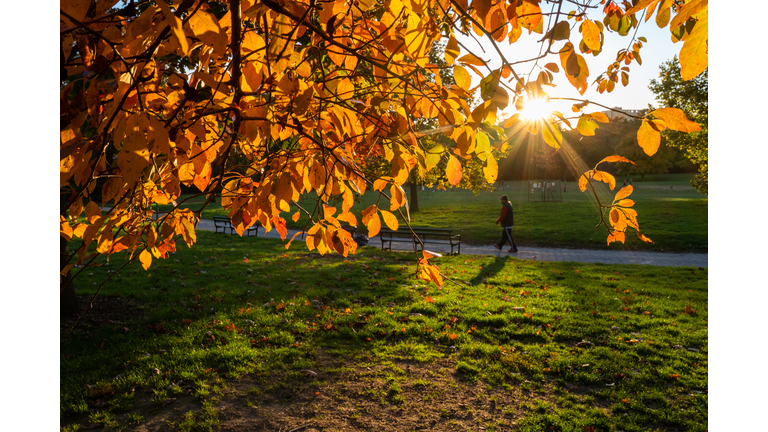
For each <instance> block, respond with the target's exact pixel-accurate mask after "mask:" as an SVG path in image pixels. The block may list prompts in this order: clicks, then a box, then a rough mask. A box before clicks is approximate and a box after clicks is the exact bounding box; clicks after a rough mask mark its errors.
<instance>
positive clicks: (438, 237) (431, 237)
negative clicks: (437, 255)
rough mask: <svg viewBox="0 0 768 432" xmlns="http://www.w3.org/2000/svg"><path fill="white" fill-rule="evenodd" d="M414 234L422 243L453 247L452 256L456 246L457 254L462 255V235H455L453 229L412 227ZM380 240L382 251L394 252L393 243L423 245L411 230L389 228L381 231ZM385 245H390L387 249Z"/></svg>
mask: <svg viewBox="0 0 768 432" xmlns="http://www.w3.org/2000/svg"><path fill="white" fill-rule="evenodd" d="M412 229H413V233H415V234H416V236H418V237H419V239H420V240H421V243H429V244H442V245H450V246H451V254H453V248H454V246H456V247H457V248H458V249H457V254H460V253H461V234H456V235H454V234H453V230H452V229H448V228H419V227H412ZM379 238H381V249H382V250H387V249H388V250H392V242H395V243H406V242H408V243H411V244H413V245H414V247H419V246H421V244H420V243H419V242H417V241H416V240H415V239H414V238H413V235H412V234H411V231H410V230H407V229H404V230H402V231H401V230H398V231H392V230H390V229H388V228H382V229H381V230H380V231H379ZM385 243H389V247H385Z"/></svg>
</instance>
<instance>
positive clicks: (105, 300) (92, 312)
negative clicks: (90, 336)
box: [59, 295, 144, 335]
mask: <svg viewBox="0 0 768 432" xmlns="http://www.w3.org/2000/svg"><path fill="white" fill-rule="evenodd" d="M91 300H93V305H92V306H91ZM77 304H78V306H80V310H81V311H85V313H84V314H83V316H82V318H80V319H79V320H78V315H67V316H64V315H62V316H61V317H60V320H59V322H60V325H59V329H60V331H61V334H62V335H64V334H65V333H66V332H67V331H68V330H69V329H71V328H72V327H73V326H74V328H75V329H85V328H99V327H101V326H104V325H112V326H114V325H115V324H123V323H127V322H129V321H135V320H141V319H143V318H144V311H143V309H142V308H141V307H140V305H139V302H138V301H137V300H135V299H131V298H125V297H118V296H103V295H100V296H97V297H96V298H95V299H94V298H93V296H90V295H88V296H77ZM75 323H77V324H75Z"/></svg>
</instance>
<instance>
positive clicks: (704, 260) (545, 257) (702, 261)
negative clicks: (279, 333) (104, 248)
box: [197, 219, 709, 267]
mask: <svg viewBox="0 0 768 432" xmlns="http://www.w3.org/2000/svg"><path fill="white" fill-rule="evenodd" d="M197 228H198V229H201V230H204V231H214V230H215V227H214V225H213V221H212V220H208V219H202V220H200V222H199V223H198V225H197ZM295 233H296V230H291V229H289V230H288V236H287V238H289V239H290V238H291V237H293V235H294V234H295ZM259 237H267V238H280V235H279V234H278V233H277V231H276V230H274V229H273V230H272V231H270V232H268V233H265V232H264V228H262V227H260V228H259ZM300 240H301V236H298V237H296V241H300ZM368 246H373V247H377V248H378V247H381V241H380V240H379V238H378V237H373V238H372V239H370V242H369V243H368ZM393 247H394V248H395V250H412V249H410V248H409V247H408V245H406V244H395V246H393ZM435 252H443V251H441V250H439V249H438V250H435ZM461 253H462V254H466V255H496V256H513V257H516V258H520V259H534V260H537V261H573V262H582V263H604V264H648V265H656V266H670V267H686V266H690V267H708V261H709V258H708V254H700V253H664V252H638V251H619V250H613V251H610V250H592V249H558V248H529V247H520V251H519V252H518V253H513V254H511V253H508V252H507V251H506V250H503V251H499V250H496V248H494V247H493V246H492V245H488V246H471V245H464V244H462V245H461Z"/></svg>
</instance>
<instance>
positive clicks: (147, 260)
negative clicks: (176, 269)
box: [139, 249, 152, 270]
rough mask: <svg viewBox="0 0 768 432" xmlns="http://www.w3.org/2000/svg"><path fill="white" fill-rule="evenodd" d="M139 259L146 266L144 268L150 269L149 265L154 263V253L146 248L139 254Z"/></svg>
mask: <svg viewBox="0 0 768 432" xmlns="http://www.w3.org/2000/svg"><path fill="white" fill-rule="evenodd" d="M139 261H141V266H142V267H144V270H147V269H149V266H150V265H152V254H151V253H150V252H149V251H148V250H146V249H144V250H143V251H141V254H139Z"/></svg>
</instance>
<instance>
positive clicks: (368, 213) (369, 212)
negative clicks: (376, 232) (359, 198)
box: [363, 204, 377, 225]
mask: <svg viewBox="0 0 768 432" xmlns="http://www.w3.org/2000/svg"><path fill="white" fill-rule="evenodd" d="M376 209H377V206H376V204H372V205H370V206H368V207H367V208H366V209H365V210H363V225H368V221H370V220H371V218H372V217H373V215H375V214H376Z"/></svg>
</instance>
